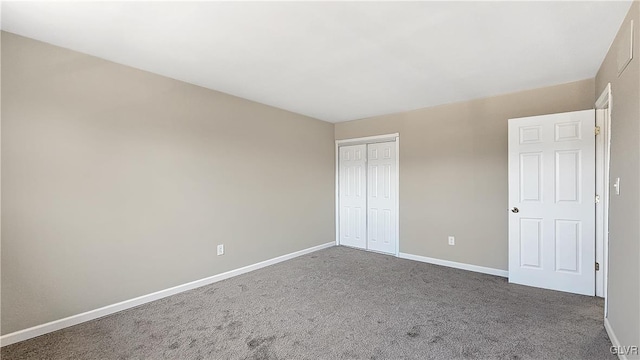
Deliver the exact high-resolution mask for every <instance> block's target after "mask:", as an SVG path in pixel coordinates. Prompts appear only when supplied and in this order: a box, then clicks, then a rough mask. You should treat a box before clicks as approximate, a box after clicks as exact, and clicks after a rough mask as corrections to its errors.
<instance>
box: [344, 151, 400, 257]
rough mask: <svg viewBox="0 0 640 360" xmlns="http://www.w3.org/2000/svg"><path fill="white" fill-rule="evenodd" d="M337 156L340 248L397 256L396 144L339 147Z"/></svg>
mask: <svg viewBox="0 0 640 360" xmlns="http://www.w3.org/2000/svg"><path fill="white" fill-rule="evenodd" d="M339 155H340V156H339V167H338V168H339V172H340V173H339V178H338V179H339V212H340V214H339V222H340V224H339V239H340V244H341V245H346V246H351V247H357V248H360V249H367V250H372V251H377V252H383V253H388V254H396V250H397V229H396V226H397V225H396V217H397V210H396V208H397V202H396V201H397V194H396V192H397V188H396V185H397V184H396V182H397V173H396V171H397V163H396V143H395V142H393V141H392V142H380V143H372V144H362V145H350V146H341V147H340V148H339Z"/></svg>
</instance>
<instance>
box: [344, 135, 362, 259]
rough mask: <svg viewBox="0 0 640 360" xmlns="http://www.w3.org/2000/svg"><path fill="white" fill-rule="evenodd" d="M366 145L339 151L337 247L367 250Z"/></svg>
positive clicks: (348, 147) (345, 147)
mask: <svg viewBox="0 0 640 360" xmlns="http://www.w3.org/2000/svg"><path fill="white" fill-rule="evenodd" d="M366 156H367V145H353V146H343V147H341V148H340V167H339V169H340V170H339V171H340V177H339V181H340V189H339V194H340V207H339V209H340V244H341V245H346V246H352V247H357V248H361V249H365V248H366V247H367V215H366V214H367V174H366V173H367V162H366Z"/></svg>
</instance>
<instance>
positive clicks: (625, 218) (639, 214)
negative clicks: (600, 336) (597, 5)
mask: <svg viewBox="0 0 640 360" xmlns="http://www.w3.org/2000/svg"><path fill="white" fill-rule="evenodd" d="M631 20H633V21H634V22H635V24H634V25H635V29H634V30H635V31H634V58H633V60H632V61H631V62H630V63H629V65H628V66H627V68H626V69H625V70H624V72H623V73H622V74H621V75H620V76H618V70H617V61H616V57H617V52H618V46H619V41H620V38H621V37H620V34H618V36H617V37H616V40H615V41H614V43H613V45H612V47H611V49H610V51H609V53H608V54H607V56H606V58H605V60H604V62H603V63H602V66H601V67H600V71H598V75H597V76H596V87H595V90H596V92H595V98H596V99H597V98H598V97H599V96H600V94H601V93H602V91H603V90H604V89H605V87H606V86H607V83H611V94H612V103H613V106H612V108H611V116H612V120H611V165H610V166H611V167H610V175H611V179H615V178H617V177H619V178H620V195H619V196H616V195H615V194H614V193H613V191H612V194H613V195H611V199H610V203H609V283H608V284H609V288H608V296H609V297H608V300H609V316H608V318H609V323H610V324H611V326H612V328H613V330H614V333H615V335H616V336H617V338H618V340H619V341H620V344H621V345H638V346H640V265H639V264H640V228H639V226H640V61H639V60H638V57H639V56H638V55H639V51H640V46H639V45H640V41H639V40H638V39H639V38H640V31H639V29H640V3H638V2H637V1H636V2H634V4H633V5H632V7H631V9H630V10H629V13H628V14H627V17H626V18H625V20H624V23H623V25H622V27H621V31H623V30H624V31H627V30H628V26H627V25H628V24H629V22H630V21H631ZM612 190H613V188H612Z"/></svg>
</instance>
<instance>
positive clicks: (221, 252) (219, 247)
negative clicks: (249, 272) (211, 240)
mask: <svg viewBox="0 0 640 360" xmlns="http://www.w3.org/2000/svg"><path fill="white" fill-rule="evenodd" d="M218 255H224V245H218Z"/></svg>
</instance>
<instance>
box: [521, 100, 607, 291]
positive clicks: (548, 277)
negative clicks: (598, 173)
mask: <svg viewBox="0 0 640 360" xmlns="http://www.w3.org/2000/svg"><path fill="white" fill-rule="evenodd" d="M594 126H595V113H594V110H585V111H577V112H569V113H561V114H552V115H544V116H534V117H527V118H519V119H510V120H509V206H510V212H509V282H512V283H518V284H523V285H530V286H535V287H541V288H547V289H553V290H560V291H567V292H572V293H578V294H585V295H594V294H595V134H594Z"/></svg>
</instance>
